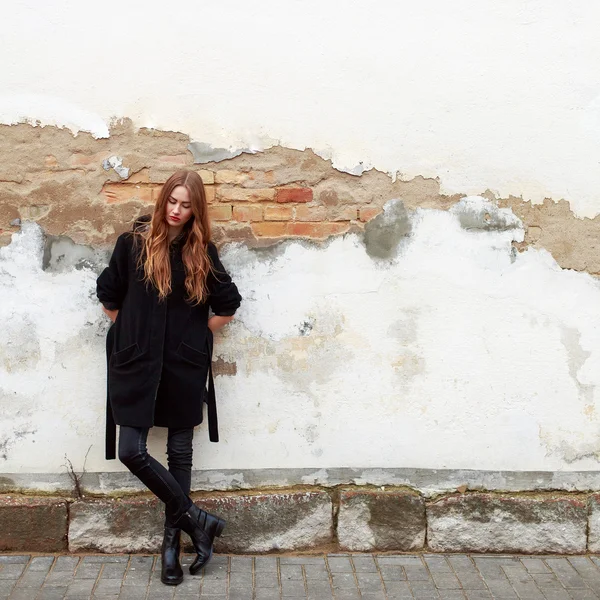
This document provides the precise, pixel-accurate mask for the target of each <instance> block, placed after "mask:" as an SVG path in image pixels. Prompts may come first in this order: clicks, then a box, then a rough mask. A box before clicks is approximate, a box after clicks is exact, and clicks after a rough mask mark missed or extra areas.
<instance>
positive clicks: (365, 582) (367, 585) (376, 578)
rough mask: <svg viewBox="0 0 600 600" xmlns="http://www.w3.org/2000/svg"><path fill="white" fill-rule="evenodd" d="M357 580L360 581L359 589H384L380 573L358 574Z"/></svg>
mask: <svg viewBox="0 0 600 600" xmlns="http://www.w3.org/2000/svg"><path fill="white" fill-rule="evenodd" d="M356 580H357V581H358V587H359V588H360V589H361V590H363V589H366V590H368V589H372V590H373V591H378V590H380V589H383V582H382V580H381V576H380V575H379V573H362V572H359V573H356Z"/></svg>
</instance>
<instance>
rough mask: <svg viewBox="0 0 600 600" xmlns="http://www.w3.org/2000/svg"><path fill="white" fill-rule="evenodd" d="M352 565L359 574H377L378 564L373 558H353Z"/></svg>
mask: <svg viewBox="0 0 600 600" xmlns="http://www.w3.org/2000/svg"><path fill="white" fill-rule="evenodd" d="M352 564H353V565H354V570H355V571H356V572H357V573H377V571H378V569H377V564H376V563H375V559H374V558H373V557H372V556H353V557H352Z"/></svg>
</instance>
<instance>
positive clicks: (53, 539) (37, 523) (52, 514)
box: [0, 496, 67, 552]
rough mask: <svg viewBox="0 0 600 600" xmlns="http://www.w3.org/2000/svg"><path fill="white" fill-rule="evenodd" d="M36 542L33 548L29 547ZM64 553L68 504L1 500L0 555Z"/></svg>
mask: <svg viewBox="0 0 600 600" xmlns="http://www.w3.org/2000/svg"><path fill="white" fill-rule="evenodd" d="M32 540H35V547H34V548H33V547H32ZM66 549H67V503H66V502H65V500H63V499H61V498H37V497H30V496H0V551H11V552H20V551H29V550H35V552H61V551H64V550H66Z"/></svg>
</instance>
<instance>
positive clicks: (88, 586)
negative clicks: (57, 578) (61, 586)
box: [67, 579, 95, 596]
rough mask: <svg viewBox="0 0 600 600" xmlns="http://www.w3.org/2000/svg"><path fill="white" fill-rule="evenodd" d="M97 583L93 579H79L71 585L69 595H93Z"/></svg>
mask: <svg viewBox="0 0 600 600" xmlns="http://www.w3.org/2000/svg"><path fill="white" fill-rule="evenodd" d="M94 584H95V581H94V580H93V579H77V580H74V581H73V582H71V583H70V584H69V587H68V592H67V595H70V596H75V595H81V596H83V595H84V594H88V595H89V594H91V593H92V590H93V589H94Z"/></svg>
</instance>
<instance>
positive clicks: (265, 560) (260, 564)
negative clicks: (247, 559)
mask: <svg viewBox="0 0 600 600" xmlns="http://www.w3.org/2000/svg"><path fill="white" fill-rule="evenodd" d="M254 569H255V571H256V572H257V573H258V572H265V571H269V572H273V571H274V572H277V569H278V565H277V558H275V557H274V556H255V557H254Z"/></svg>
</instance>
